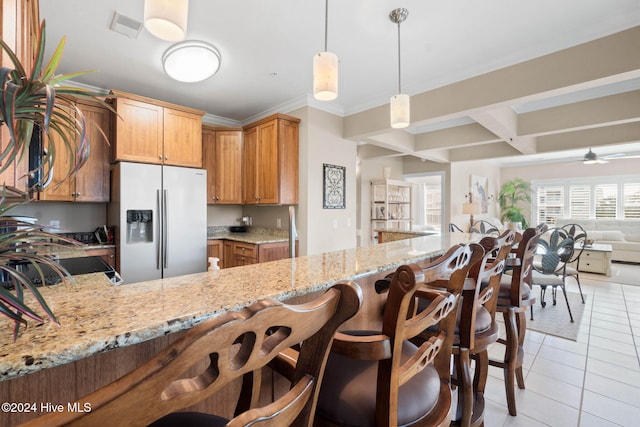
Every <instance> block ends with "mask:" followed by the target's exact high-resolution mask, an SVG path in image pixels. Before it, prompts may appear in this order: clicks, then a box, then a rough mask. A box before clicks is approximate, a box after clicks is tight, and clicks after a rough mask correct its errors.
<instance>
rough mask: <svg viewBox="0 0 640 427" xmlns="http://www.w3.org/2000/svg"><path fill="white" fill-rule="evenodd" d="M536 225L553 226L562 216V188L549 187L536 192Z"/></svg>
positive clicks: (559, 186) (539, 188) (560, 186)
mask: <svg viewBox="0 0 640 427" xmlns="http://www.w3.org/2000/svg"><path fill="white" fill-rule="evenodd" d="M536 198H537V214H538V223H541V222H544V223H546V224H551V225H553V224H555V222H556V218H562V217H563V216H564V186H563V185H549V186H544V187H538V189H537V191H536Z"/></svg>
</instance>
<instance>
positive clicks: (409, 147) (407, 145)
mask: <svg viewBox="0 0 640 427" xmlns="http://www.w3.org/2000/svg"><path fill="white" fill-rule="evenodd" d="M365 141H367V142H370V143H372V144H375V145H378V146H380V147H385V148H389V149H392V150H396V151H401V152H403V153H413V152H414V151H415V146H416V143H415V137H414V136H413V135H412V134H410V133H407V132H402V131H399V130H395V131H392V132H386V133H381V134H379V135H375V136H371V137H369V138H366V139H365Z"/></svg>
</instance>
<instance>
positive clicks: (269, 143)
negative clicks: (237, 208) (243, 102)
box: [243, 114, 300, 205]
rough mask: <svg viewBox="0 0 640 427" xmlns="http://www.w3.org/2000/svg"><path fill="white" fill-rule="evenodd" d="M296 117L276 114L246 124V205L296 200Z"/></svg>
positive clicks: (297, 150) (244, 200)
mask: <svg viewBox="0 0 640 427" xmlns="http://www.w3.org/2000/svg"><path fill="white" fill-rule="evenodd" d="M299 122H300V120H299V119H297V118H295V117H291V116H286V115H284V114H275V115H273V116H270V117H267V118H265V119H262V120H260V121H259V122H257V123H253V124H251V125H248V126H247V127H245V128H244V129H245V134H244V150H243V153H244V192H243V194H244V196H243V202H244V203H245V204H282V205H290V204H297V203H298V173H299V172H298V152H299V147H298V139H299V136H298V123H299Z"/></svg>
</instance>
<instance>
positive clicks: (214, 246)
mask: <svg viewBox="0 0 640 427" xmlns="http://www.w3.org/2000/svg"><path fill="white" fill-rule="evenodd" d="M207 257H215V258H218V259H219V260H220V262H219V263H218V265H219V266H222V260H223V258H224V245H223V244H222V240H208V241H207Z"/></svg>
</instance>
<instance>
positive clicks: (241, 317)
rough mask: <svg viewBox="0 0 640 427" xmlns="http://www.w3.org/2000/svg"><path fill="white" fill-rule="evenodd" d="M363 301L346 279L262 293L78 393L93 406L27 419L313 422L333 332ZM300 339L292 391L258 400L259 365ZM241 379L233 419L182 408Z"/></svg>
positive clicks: (52, 422) (212, 426)
mask: <svg viewBox="0 0 640 427" xmlns="http://www.w3.org/2000/svg"><path fill="white" fill-rule="evenodd" d="M361 301H362V291H361V289H360V288H359V286H358V285H357V284H355V283H354V282H345V283H339V284H336V285H335V286H333V287H331V288H330V289H329V290H327V291H326V292H324V293H322V294H321V295H320V296H318V297H317V298H315V299H313V300H312V301H310V302H307V303H304V304H298V305H287V304H284V303H281V302H278V301H274V300H268V299H267V300H260V301H257V302H256V303H254V304H252V305H250V306H248V307H246V308H244V309H242V310H240V311H237V312H230V313H226V314H224V315H222V316H220V317H216V318H212V319H209V320H205V321H203V322H202V323H200V324H199V325H197V326H195V327H193V328H192V329H190V330H189V331H187V332H186V333H185V335H184V336H183V337H182V338H180V339H178V340H177V341H175V342H174V343H173V344H171V345H169V346H168V347H167V348H166V349H164V350H163V351H161V352H160V353H159V354H158V355H156V356H155V357H153V358H152V359H151V360H149V361H148V362H147V363H145V364H143V365H142V366H140V367H139V368H137V369H135V370H134V371H132V372H131V373H129V374H127V375H125V376H123V377H122V378H120V379H118V380H116V381H115V382H113V383H111V384H109V385H107V386H105V387H103V388H101V389H99V390H97V391H95V392H94V393H91V394H89V395H88V396H86V397H84V398H82V399H80V400H78V402H79V405H80V406H78V407H83V406H82V405H83V403H84V402H89V403H90V404H91V411H90V412H62V413H50V414H47V415H44V416H42V417H39V418H36V419H34V420H32V421H31V422H28V423H27V424H25V426H43V427H44V426H46V427H51V426H61V425H69V426H101V425H113V426H147V425H151V426H153V427H165V426H186V425H189V426H209V427H217V426H230V427H231V426H248V425H251V426H259V425H264V426H274V425H278V426H280V425H282V426H284V425H287V426H288V425H293V426H309V425H311V422H312V419H313V414H314V411H315V405H316V398H317V394H318V390H319V388H318V384H319V381H320V380H321V378H322V374H323V371H324V367H325V363H326V358H327V354H328V351H329V348H330V346H331V342H332V340H333V336H334V332H335V331H336V329H337V328H338V327H339V326H340V325H341V324H342V323H343V322H344V321H346V320H347V319H349V318H351V317H352V316H353V315H355V314H356V312H357V311H358V309H359V307H360V304H361ZM300 343H302V344H301V345H299V348H300V353H299V356H298V358H297V363H296V366H295V375H294V380H293V382H292V384H291V388H290V389H289V391H288V392H286V393H284V394H283V395H282V396H280V397H279V398H278V399H277V400H275V401H273V402H271V403H270V404H268V405H266V406H259V405H257V403H256V402H257V401H258V397H259V396H260V388H261V387H260V385H261V381H260V379H261V375H260V374H261V371H262V368H263V367H264V366H266V365H267V364H268V363H269V362H270V361H272V360H273V359H274V358H276V357H277V356H279V353H280V352H281V351H283V350H285V349H287V348H289V347H291V346H294V345H298V344H300ZM204 360H208V361H209V363H208V366H207V367H206V368H205V369H204V370H198V372H199V373H197V374H195V375H192V374H193V369H192V370H191V371H190V368H192V367H194V366H197V365H201V363H202V361H204ZM240 379H242V381H241V382H242V386H241V392H240V398H239V399H238V402H237V405H236V408H235V413H234V416H233V418H232V419H227V418H225V417H223V416H216V415H212V414H205V413H198V412H181V411H183V410H184V409H185V408H187V407H189V406H191V405H194V404H196V403H198V402H200V401H202V400H204V399H206V398H208V397H210V396H211V395H213V394H214V393H215V392H217V391H219V390H220V389H221V388H222V387H223V386H225V385H227V384H229V383H230V382H231V381H234V380H237V381H240Z"/></svg>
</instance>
